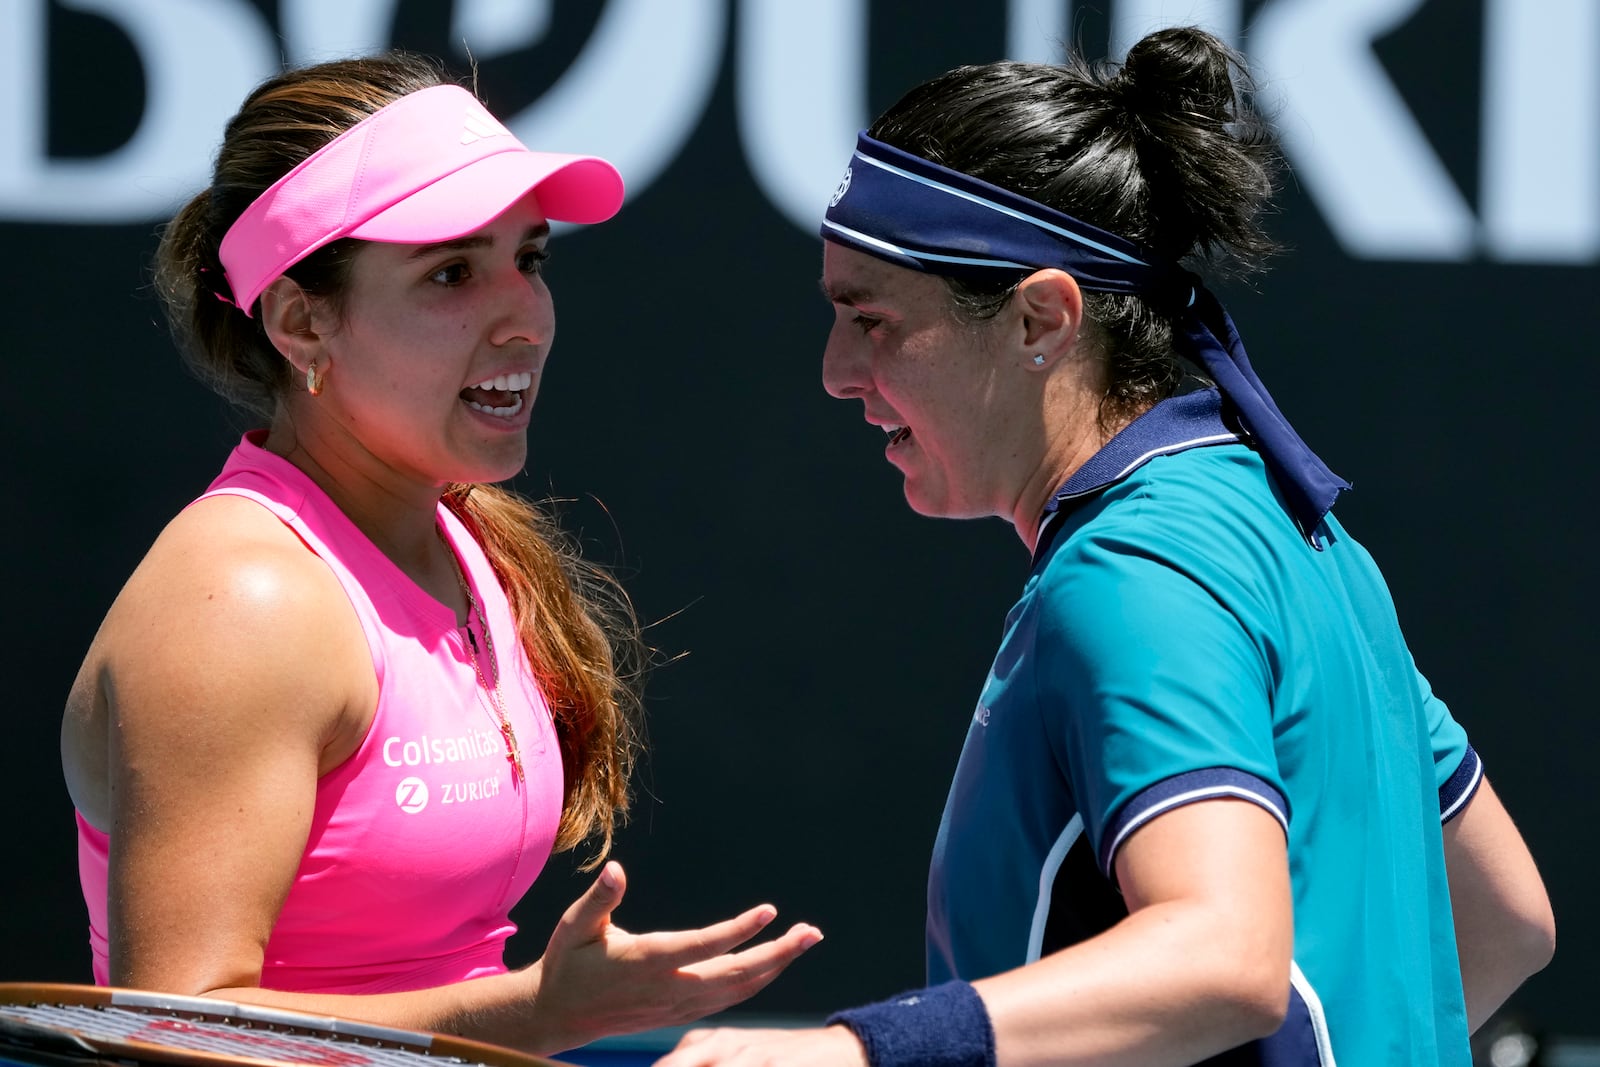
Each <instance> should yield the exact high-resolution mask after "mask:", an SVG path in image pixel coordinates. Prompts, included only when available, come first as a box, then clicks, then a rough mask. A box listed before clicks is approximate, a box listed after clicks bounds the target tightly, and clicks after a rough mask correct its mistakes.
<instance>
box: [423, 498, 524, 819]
mask: <svg viewBox="0 0 1600 1067" xmlns="http://www.w3.org/2000/svg"><path fill="white" fill-rule="evenodd" d="M436 529H438V532H439V540H440V541H441V542H443V544H444V551H445V555H447V556H449V557H450V566H451V568H452V569H454V570H455V572H456V581H457V582H458V583H460V585H461V592H462V593H464V594H465V595H466V598H467V626H466V630H467V644H469V645H471V646H472V673H473V674H475V675H477V676H478V685H479V686H480V687H481V688H483V689H484V690H486V691H488V692H489V693H491V694H492V695H493V696H494V713H495V716H496V717H497V718H498V719H499V721H500V736H501V738H502V739H503V740H504V741H505V743H506V759H507V760H508V761H510V763H511V785H512V787H513V788H515V787H516V785H517V783H518V782H520V781H522V779H523V770H522V749H521V748H519V747H518V746H517V732H516V731H515V730H513V729H512V728H511V720H510V718H508V717H507V716H506V705H505V701H504V700H503V699H501V696H500V660H499V658H498V657H497V656H495V654H494V634H492V633H490V631H489V620H488V619H487V618H485V617H484V614H483V608H482V606H480V605H479V604H478V598H477V597H475V596H473V595H472V586H470V585H468V584H467V575H466V572H464V571H463V570H462V569H461V561H460V560H459V559H457V558H456V550H455V548H454V547H452V546H451V544H450V542H449V541H448V540H446V538H445V535H444V530H443V529H442V528H437V527H436ZM473 616H477V619H478V626H479V627H481V628H482V630H483V644H484V647H485V648H486V649H488V652H489V673H490V674H491V675H492V676H493V678H494V685H493V687H491V686H490V685H489V684H488V683H487V682H485V681H484V680H483V668H482V667H480V666H478V657H479V654H480V653H479V651H478V639H477V638H476V637H474V636H472V618H473Z"/></svg>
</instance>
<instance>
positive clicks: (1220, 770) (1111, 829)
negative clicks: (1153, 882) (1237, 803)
mask: <svg viewBox="0 0 1600 1067" xmlns="http://www.w3.org/2000/svg"><path fill="white" fill-rule="evenodd" d="M1222 797H1234V798H1236V799H1239V800H1248V801H1250V802H1251V803H1253V804H1257V805H1260V806H1261V807H1263V808H1265V809H1266V810H1267V811H1268V812H1269V813H1271V815H1272V817H1273V818H1275V819H1277V820H1278V822H1279V824H1280V825H1281V826H1282V827H1283V832H1284V833H1285V834H1287V833H1288V832H1289V802H1288V801H1287V800H1286V799H1285V798H1284V795H1283V794H1282V793H1280V792H1279V791H1278V789H1277V787H1276V786H1274V785H1273V784H1272V783H1271V782H1268V781H1266V780H1264V779H1262V778H1258V777H1257V776H1255V775H1253V774H1251V773H1249V772H1248V771H1241V770H1239V769H1237V768H1235V767H1207V768H1206V769H1204V770H1199V771H1187V772H1185V773H1183V774H1176V775H1173V776H1172V777H1171V778H1167V779H1164V780H1163V781H1160V782H1157V783H1156V784H1155V785H1153V786H1150V787H1149V788H1147V789H1145V790H1144V791H1143V792H1141V793H1138V794H1137V795H1135V796H1134V798H1133V799H1132V800H1130V801H1128V802H1127V803H1126V804H1124V805H1123V806H1122V810H1121V811H1119V812H1118V813H1117V814H1116V815H1115V817H1113V818H1112V820H1111V822H1110V823H1109V824H1107V826H1106V832H1105V835H1104V836H1103V837H1102V838H1101V839H1100V870H1101V872H1102V873H1103V874H1104V875H1105V876H1106V877H1107V878H1111V879H1112V880H1113V881H1115V878H1114V876H1113V875H1112V873H1111V864H1112V861H1113V860H1115V859H1116V857H1117V849H1119V848H1121V847H1122V842H1123V841H1125V840H1126V839H1127V837H1128V835H1129V834H1131V833H1133V832H1134V831H1135V830H1137V829H1138V828H1139V827H1141V826H1143V825H1144V824H1145V823H1147V822H1149V821H1150V820H1151V819H1153V818H1155V817H1156V816H1157V815H1161V814H1163V813H1165V812H1168V811H1171V810H1172V809H1173V808H1181V807H1183V806H1184V805H1185V804H1193V803H1195V802H1197V801H1201V800H1217V799H1219V798H1222Z"/></svg>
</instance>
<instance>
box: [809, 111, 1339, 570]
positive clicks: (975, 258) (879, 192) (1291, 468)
mask: <svg viewBox="0 0 1600 1067" xmlns="http://www.w3.org/2000/svg"><path fill="white" fill-rule="evenodd" d="M821 232H822V236H823V237H824V238H825V239H826V240H829V241H834V242H836V243H838V244H841V245H844V246H846V247H848V248H853V249H855V250H856V251H858V252H864V253H866V254H867V255H869V256H875V257H877V258H878V259H882V260H887V261H888V262H890V263H894V264H896V265H897V266H901V267H906V268H909V269H911V270H916V271H923V272H925V273H928V274H937V275H941V276H946V277H964V278H981V277H994V276H995V275H996V274H997V273H999V274H1002V275H1004V274H1014V273H1015V272H1017V271H1031V270H1038V269H1041V268H1048V267H1056V268H1059V269H1061V270H1064V271H1066V272H1067V273H1068V274H1070V275H1072V277H1073V278H1074V279H1075V280H1076V281H1077V283H1078V285H1079V287H1080V288H1082V289H1084V290H1086V291H1088V292H1094V293H1132V294H1137V295H1140V296H1143V297H1145V298H1146V299H1148V300H1151V301H1153V302H1155V303H1157V304H1159V305H1162V306H1166V307H1173V308H1182V309H1183V311H1182V314H1181V315H1180V316H1179V319H1178V323H1177V326H1178V333H1177V337H1176V338H1175V340H1176V344H1177V348H1178V351H1179V352H1180V353H1181V354H1182V355H1184V356H1185V357H1187V358H1188V359H1190V360H1191V361H1193V362H1194V363H1195V364H1196V365H1198V366H1199V367H1201V368H1202V369H1203V370H1204V371H1205V372H1206V373H1207V374H1208V375H1210V376H1211V379H1212V380H1213V381H1215V382H1216V383H1217V388H1218V390H1219V391H1220V392H1221V393H1222V395H1223V396H1224V397H1225V398H1226V399H1227V400H1228V401H1229V402H1230V403H1231V404H1232V406H1233V407H1234V409H1235V410H1236V411H1237V413H1238V416H1239V419H1240V421H1241V422H1242V423H1243V425H1244V428H1245V430H1246V431H1247V432H1248V433H1249V434H1250V436H1251V438H1253V439H1254V441H1255V444H1256V446H1257V448H1258V449H1259V450H1260V452H1261V455H1262V458H1263V459H1264V460H1265V461H1266V463H1267V465H1268V467H1270V468H1271V469H1272V472H1273V474H1274V476H1275V477H1276V478H1277V479H1278V482H1279V485H1280V488H1281V489H1282V492H1283V495H1284V498H1285V502H1286V504H1287V507H1288V510H1289V513H1290V515H1291V516H1293V518H1294V520H1295V522H1296V524H1298V525H1299V527H1300V529H1301V531H1302V532H1303V533H1304V534H1305V535H1306V538H1307V540H1309V541H1311V543H1312V544H1313V545H1317V544H1318V541H1317V539H1316V534H1315V531H1316V528H1317V525H1318V524H1319V523H1320V522H1321V521H1322V517H1323V516H1324V515H1326V514H1327V513H1328V509H1329V508H1331V507H1333V502H1334V500H1335V499H1336V498H1337V497H1338V495H1339V493H1340V492H1341V491H1342V490H1345V489H1348V488H1350V483H1349V482H1347V481H1345V480H1344V479H1343V478H1340V477H1339V476H1338V475H1336V474H1334V473H1333V472H1332V471H1331V470H1329V469H1328V466H1327V464H1325V463H1323V462H1322V460H1321V459H1319V458H1318V457H1317V455H1316V453H1314V452H1312V451H1311V449H1310V448H1309V447H1307V446H1306V443H1305V442H1304V441H1302V440H1301V439H1300V435H1299V434H1297V433H1295V431H1294V427H1292V426H1290V425H1289V420H1288V419H1285V418H1284V417H1283V413H1282V412H1280V411H1279V410H1278V405H1277V404H1275V403H1273V400H1272V396H1271V394H1269V393H1268V392H1267V388H1266V386H1264V385H1262V384H1261V379H1260V378H1258V377H1256V372H1255V371H1254V370H1253V369H1252V368H1251V366H1250V360H1249V358H1248V357H1247V356H1246V355H1245V351H1244V344H1243V342H1241V341H1240V340H1239V331H1238V329H1237V328H1235V326H1234V324H1233V319H1231V318H1230V317H1229V316H1228V313H1227V312H1226V311H1225V310H1223V307H1222V305H1221V304H1220V303H1219V302H1218V301H1217V298H1216V297H1215V296H1213V295H1212V294H1211V292H1210V291H1209V290H1208V289H1206V287H1205V286H1204V285H1203V284H1201V282H1200V279H1199V278H1198V277H1197V276H1196V275H1194V274H1193V273H1191V272H1189V271H1187V270H1184V269H1183V268H1182V267H1180V266H1178V265H1177V264H1175V263H1164V262H1161V261H1160V260H1158V259H1157V258H1155V257H1153V256H1150V255H1148V254H1146V253H1145V252H1144V251H1143V250H1141V249H1140V248H1139V246H1137V245H1135V244H1133V243H1132V242H1130V241H1125V240H1123V239H1122V238H1121V237H1118V236H1116V235H1115V234H1111V233H1107V232H1106V231H1105V230H1102V229H1099V228H1097V227H1094V226H1091V225H1089V224H1088V223H1086V222H1082V221H1080V220H1078V219H1075V218H1073V217H1072V216H1071V215H1067V214H1065V213H1063V212H1060V211H1056V210H1055V209H1054V208H1049V207H1046V206H1045V205H1043V204H1040V203H1038V202H1036V201H1033V200H1030V199H1028V198H1027V197H1025V196H1020V195H1018V194H1016V193H1013V192H1011V191H1009V190H1007V189H1002V188H1000V187H999V186H997V185H990V184H989V183H988V182H986V181H981V180H979V179H977V178H974V177H972V176H971V175H968V174H962V173H961V172H959V171H954V170H949V169H948V168H945V167H941V166H940V165H938V164H937V163H933V162H930V161H928V160H926V159H923V158H922V157H920V156H914V155H912V154H910V153H909V152H902V151H901V150H900V149H898V148H894V147H892V146H890V145H886V144H884V143H883V142H881V141H877V140H874V139H873V138H871V137H868V136H867V135H866V134H865V133H863V134H861V136H860V137H859V138H858V139H857V141H856V151H855V155H854V156H852V157H851V159H850V166H849V167H847V168H846V169H845V172H844V178H843V180H842V181H840V183H839V188H838V190H837V191H836V192H835V193H834V194H833V199H832V200H831V201H830V202H829V204H828V211H827V214H826V215H825V216H824V217H823V221H822V231H821Z"/></svg>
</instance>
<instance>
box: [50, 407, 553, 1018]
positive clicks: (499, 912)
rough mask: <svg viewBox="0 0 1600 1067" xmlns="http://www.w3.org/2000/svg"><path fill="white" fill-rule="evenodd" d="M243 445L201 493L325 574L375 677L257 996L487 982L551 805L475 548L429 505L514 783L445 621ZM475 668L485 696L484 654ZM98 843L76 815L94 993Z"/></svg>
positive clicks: (102, 962)
mask: <svg viewBox="0 0 1600 1067" xmlns="http://www.w3.org/2000/svg"><path fill="white" fill-rule="evenodd" d="M260 441H261V435H260V434H259V433H250V434H246V435H245V438H244V440H243V441H241V442H240V444H239V447H238V448H236V449H235V450H234V452H233V454H232V456H231V457H230V458H229V460H228V464H227V466H226V467H224V468H223V471H222V474H221V475H220V476H219V477H218V478H217V480H216V481H215V482H213V483H212V485H211V488H210V489H209V490H208V491H207V493H206V494H205V496H208V497H209V496H216V495H219V494H229V495H233V496H242V497H247V498H249V499H252V500H255V501H257V502H259V503H260V504H261V505H262V506H264V507H266V508H267V509H268V510H269V511H271V512H272V513H273V514H274V515H276V516H278V518H280V519H281V520H283V522H284V523H285V524H287V525H288V526H289V527H291V528H292V529H293V530H294V531H295V533H297V534H298V535H299V536H300V539H301V540H302V541H304V542H305V544H306V546H307V547H308V548H310V549H311V551H313V552H315V553H316V554H317V555H318V556H320V557H321V558H322V560H323V561H324V562H325V563H327V565H328V567H329V569H330V570H332V571H333V573H334V574H335V575H336V576H337V577H338V579H339V582H340V584H341V585H343V586H344V589H345V593H346V594H347V595H348V596H349V597H350V603H351V605H352V606H353V607H354V608H355V612H356V615H357V617H358V618H359V619H360V620H361V626H362V629H363V630H365V631H366V635H367V644H368V646H369V647H370V649H371V651H372V666H373V669H374V671H376V673H377V679H378V705H377V711H376V713H375V714H374V716H373V719H372V726H371V727H370V729H369V730H368V732H367V736H366V738H365V739H364V740H363V741H362V744H361V746H360V748H359V749H357V751H356V753H355V754H354V755H353V756H351V757H350V758H349V759H348V760H346V761H345V762H344V763H343V764H341V765H340V766H338V767H336V768H335V769H333V770H332V771H329V772H328V773H327V774H326V775H324V776H323V777H322V778H321V779H319V781H318V782H317V798H316V808H315V811H314V813H313V815H312V820H311V833H310V837H309V839H308V840H307V842H306V849H305V854H304V855H303V856H302V857H301V860H300V867H299V870H297V871H296V872H295V876H294V882H293V885H292V886H291V887H290V890H289V895H288V898H287V899H286V900H285V901H284V905H283V910H282V911H281V912H280V913H279V915H278V920H277V923H276V924H275V925H274V926H273V928H272V935H271V937H270V939H269V940H268V942H267V945H266V955H265V958H264V963H263V966H262V972H261V986H262V987H263V988H267V989H280V990H292V991H302V992H305V991H318V992H327V993H380V992H391V991H398V990H408V989H420V988H425V987H429V986H437V985H442V984H445V983H449V982H458V981H462V980H465V979H468V978H475V977H478V976H481V975H486V974H496V973H500V972H502V971H504V970H505V963H504V960H503V951H502V950H503V947H504V944H505V940H506V938H507V937H509V936H510V935H511V934H512V933H514V932H515V930H516V926H515V925H514V924H513V923H512V922H511V920H510V910H511V907H512V905H513V904H515V903H516V902H517V901H518V900H519V899H520V898H521V897H522V895H523V894H524V893H525V892H527V890H528V888H529V887H530V886H531V885H532V884H533V880H534V878H535V877H536V876H537V875H538V873H539V870H540V869H541V868H542V867H543V866H544V862H545V860H546V859H547V858H548V857H549V855H550V848H551V845H552V843H553V842H554V840H555V834H556V827H557V824H558V822H559V821H560V818H561V803H562V796H563V785H562V768H561V750H560V747H559V745H558V744H557V741H556V737H555V731H554V727H553V724H552V722H551V719H550V711H549V708H548V706H547V705H546V703H545V700H544V697H543V696H542V695H541V693H540V692H539V689H538V687H537V685H536V683H535V682H534V679H533V675H532V672H531V671H530V670H529V667H528V661H527V658H526V657H525V655H524V654H523V651H522V643H521V641H519V640H518V639H517V631H516V626H515V623H514V621H513V620H512V617H511V613H510V609H509V606H508V605H507V603H506V598H505V594H504V593H503V592H502V590H501V588H500V585H499V582H498V581H497V580H496V579H495V577H494V572H493V571H492V570H491V569H490V566H489V562H488V560H487V559H486V558H485V557H484V554H483V551H482V550H481V549H480V548H479V546H478V544H477V543H476V542H475V541H474V540H473V539H472V537H471V536H470V535H469V534H468V533H467V532H466V530H465V529H464V528H463V527H462V525H461V523H460V522H459V521H458V520H457V519H456V517H455V516H454V515H452V514H451V513H450V512H449V511H448V510H447V509H446V508H444V507H443V506H440V508H439V524H440V526H441V527H442V528H443V529H444V531H445V534H446V536H447V538H448V540H449V542H450V544H451V545H452V546H453V547H454V549H455V551H456V554H457V557H458V558H459V559H460V561H461V566H462V568H463V570H464V571H465V573H466V576H467V580H468V582H469V583H470V584H471V586H472V590H473V595H474V596H475V597H476V598H477V601H478V603H479V605H480V606H481V607H482V610H483V613H484V616H485V617H486V618H487V619H488V623H489V629H490V632H491V634H492V636H493V639H494V640H493V643H494V649H495V654H496V656H497V657H498V659H499V663H500V688H501V693H502V696H503V699H504V701H505V710H506V714H507V716H508V717H509V718H510V721H511V724H512V727H513V728H514V730H515V731H516V737H517V743H518V747H519V748H520V749H521V753H522V763H523V767H524V769H525V778H524V780H523V781H521V782H514V781H513V775H512V769H511V764H510V762H509V761H508V760H507V758H506V746H505V742H504V741H503V740H502V738H501V734H500V730H499V721H498V719H497V717H496V715H495V711H494V705H493V695H492V694H491V693H489V692H487V691H485V690H484V688H483V687H482V686H481V685H479V682H478V676H477V673H476V672H475V671H474V669H473V651H472V647H471V645H470V644H469V641H468V636H467V633H466V632H465V631H464V630H463V629H461V628H459V627H457V626H456V620H455V614H454V612H452V611H451V610H450V609H449V608H447V607H445V606H444V605H443V604H441V603H439V602H438V601H436V600H434V599H433V598H432V597H430V596H429V595H428V594H427V593H425V592H423V591H422V589H421V588H419V587H418V586H417V585H416V584H415V583H414V582H412V581H411V580H410V579H409V578H407V577H406V576H405V574H404V573H402V572H401V571H400V569H399V568H398V567H396V566H395V565H394V563H392V562H391V561H390V560H389V559H388V557H386V556H384V555H383V554H382V553H381V552H379V551H378V550H377V548H376V547H375V546H374V545H373V544H372V543H371V542H370V541H368V540H367V538H366V536H365V535H363V534H362V533H361V532H360V531H359V530H358V529H357V528H356V527H355V525H354V524H353V523H351V522H350V520H349V519H347V518H346V517H345V516H344V514H343V513H342V512H341V511H339V509H338V508H336V507H335V506H334V505H333V503H332V501H330V500H329V499H328V497H327V496H326V495H324V494H323V492H322V491H321V490H320V489H318V488H317V486H316V485H315V483H313V482H312V481H311V479H310V478H308V477H306V475H305V474H304V473H302V472H301V471H300V470H299V469H298V468H297V467H295V466H294V465H292V464H291V463H289V462H288V461H287V460H284V459H283V458H281V457H279V456H277V455H274V454H272V453H270V452H267V451H265V450H264V449H262V448H261V447H260ZM201 499H204V497H202V498H201ZM472 627H473V629H474V631H475V632H476V630H477V627H478V622H477V620H476V619H473V621H472ZM477 643H478V645H479V647H480V648H481V647H482V646H483V644H484V642H483V636H482V634H481V633H477ZM479 665H480V667H481V669H482V672H483V677H484V680H485V681H486V682H489V684H491V685H492V684H493V683H492V680H491V678H492V676H491V674H490V665H489V663H488V660H487V657H486V656H485V657H483V658H481V659H480V660H479ZM108 846H109V839H108V838H107V836H106V835H105V834H103V833H101V832H100V831H99V830H97V829H95V828H94V827H92V826H90V825H89V824H88V823H87V822H85V821H84V819H83V817H82V816H81V815H79V816H78V864H79V872H80V876H81V879H82V882H83V892H84V898H85V900H86V901H87V902H88V906H89V937H90V944H91V947H92V948H93V950H94V974H95V980H96V981H97V982H99V983H101V984H102V985H103V984H106V983H107V982H108V980H109V972H110V967H109V960H108V952H107V949H108V942H107V939H106V882H107V865H108Z"/></svg>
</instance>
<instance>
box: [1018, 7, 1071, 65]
mask: <svg viewBox="0 0 1600 1067" xmlns="http://www.w3.org/2000/svg"><path fill="white" fill-rule="evenodd" d="M1071 39H1072V3H1071V0H1006V58H1007V59H1015V60H1017V61H1018V62H1019V63H1059V62H1061V59H1062V57H1063V56H1064V55H1066V47H1067V42H1068V41H1070V40H1071Z"/></svg>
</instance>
